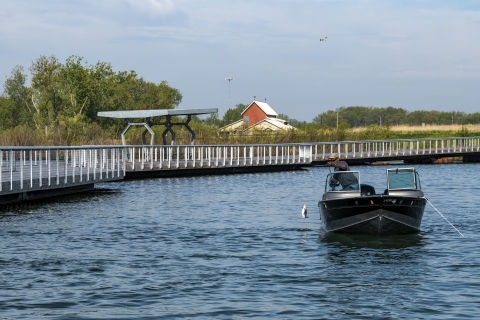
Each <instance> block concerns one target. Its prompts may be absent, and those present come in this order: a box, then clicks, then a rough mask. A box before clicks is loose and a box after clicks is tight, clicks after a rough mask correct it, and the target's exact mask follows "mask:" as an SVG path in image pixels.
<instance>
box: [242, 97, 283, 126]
mask: <svg viewBox="0 0 480 320" xmlns="http://www.w3.org/2000/svg"><path fill="white" fill-rule="evenodd" d="M277 116H278V114H277V113H276V112H275V111H274V110H273V109H272V108H271V107H270V106H269V105H268V104H267V103H266V102H260V101H253V102H252V103H250V104H249V105H248V107H246V108H245V110H243V112H242V117H243V123H245V124H248V126H249V127H250V126H253V125H254V124H256V123H258V122H260V121H262V120H265V119H267V118H276V117H277Z"/></svg>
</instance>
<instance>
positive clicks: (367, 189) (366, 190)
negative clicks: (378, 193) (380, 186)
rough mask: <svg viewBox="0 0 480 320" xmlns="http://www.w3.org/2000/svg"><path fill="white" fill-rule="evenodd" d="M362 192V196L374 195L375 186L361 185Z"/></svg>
mask: <svg viewBox="0 0 480 320" xmlns="http://www.w3.org/2000/svg"><path fill="white" fill-rule="evenodd" d="M360 194H361V195H362V196H373V195H374V194H375V188H374V187H372V186H371V185H368V184H362V185H360Z"/></svg>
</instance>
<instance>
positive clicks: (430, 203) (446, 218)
mask: <svg viewBox="0 0 480 320" xmlns="http://www.w3.org/2000/svg"><path fill="white" fill-rule="evenodd" d="M425 199H427V198H425ZM427 202H428V203H430V205H431V206H432V207H433V209H435V210H436V211H437V212H438V213H439V214H440V216H442V217H443V219H445V220H446V221H447V222H448V223H450V225H451V226H452V227H453V229H455V230H456V231H457V232H458V233H459V234H460V235H461V236H462V237H463V234H462V233H461V232H460V231H458V229H457V228H455V226H454V225H453V224H452V223H451V222H450V221H448V219H447V218H445V216H444V215H443V214H442V213H441V212H440V211H438V210H437V208H435V206H434V205H433V204H432V203H431V202H430V200H428V199H427Z"/></svg>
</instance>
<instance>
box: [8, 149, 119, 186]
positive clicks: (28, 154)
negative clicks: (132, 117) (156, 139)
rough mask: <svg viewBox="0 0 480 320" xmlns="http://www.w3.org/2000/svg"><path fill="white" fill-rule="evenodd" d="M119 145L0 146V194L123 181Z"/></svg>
mask: <svg viewBox="0 0 480 320" xmlns="http://www.w3.org/2000/svg"><path fill="white" fill-rule="evenodd" d="M124 151H125V149H124V147H123V146H88V147H0V168H1V174H0V195H1V194H5V193H11V192H19V191H30V190H40V189H48V188H57V187H61V186H62V185H69V186H72V185H82V184H88V183H93V182H100V181H107V180H108V181H110V180H119V179H123V177H124V175H125V161H124V159H125V157H124Z"/></svg>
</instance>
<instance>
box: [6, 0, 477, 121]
mask: <svg viewBox="0 0 480 320" xmlns="http://www.w3.org/2000/svg"><path fill="white" fill-rule="evenodd" d="M0 8H1V9H0V48H1V50H0V61H1V62H0V76H1V77H2V80H1V83H2V85H3V82H4V79H5V78H6V77H7V76H9V75H10V73H11V70H12V68H13V67H14V66H15V65H22V66H24V68H25V70H28V67H29V66H30V65H31V63H32V61H34V60H35V59H37V58H38V57H39V56H40V55H47V56H50V55H52V54H53V55H55V56H56V57H57V58H58V59H59V60H60V61H61V62H65V59H66V58H67V57H68V56H70V55H77V56H81V57H84V58H85V59H86V60H87V61H88V62H89V63H91V64H94V63H96V62H97V61H104V62H110V63H111V64H112V66H113V68H114V70H115V71H122V70H135V71H136V72H137V73H138V74H139V75H140V76H142V77H144V78H145V79H146V80H148V81H152V82H156V83H158V82H160V81H162V80H167V81H168V82H169V84H170V85H171V86H173V87H175V88H178V89H179V90H180V92H181V93H182V94H183V102H182V103H181V104H180V106H179V108H181V109H187V108H206V107H209V108H219V112H220V115H223V113H224V112H225V111H226V109H227V108H228V81H226V80H225V77H228V76H230V77H233V78H234V80H233V81H232V82H231V83H230V86H231V87H230V88H231V89H230V90H231V103H230V106H231V107H233V106H234V105H235V104H237V103H245V104H247V103H250V102H251V101H252V99H253V96H256V97H257V99H258V100H261V101H263V100H264V99H265V98H266V99H267V102H268V103H269V104H270V105H271V106H272V107H273V108H274V109H275V111H277V112H278V113H285V114H287V115H289V116H290V117H292V118H296V119H298V120H306V121H311V120H312V119H313V118H314V117H315V116H316V115H318V114H319V113H321V112H324V111H326V110H328V109H336V108H338V107H341V106H351V105H363V106H373V107H387V106H393V107H400V108H405V109H407V110H409V111H413V110H420V109H423V110H443V111H465V112H467V113H471V112H478V111H480V108H479V107H480V103H479V100H480V99H479V98H480V1H478V0H476V1H468V0H465V1H462V0H456V1H445V0H444V1H442V0H418V1H408V0H407V1H404V0H397V1H388V0H363V1H362V0H359V1H355V0H309V1H307V0H275V1H273V0H264V1H252V0H230V1H228V0H83V1H81V0H68V1H67V0H48V1H47V0H0ZM325 36H327V37H328V39H327V41H324V42H320V41H319V39H320V38H322V37H325Z"/></svg>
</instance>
